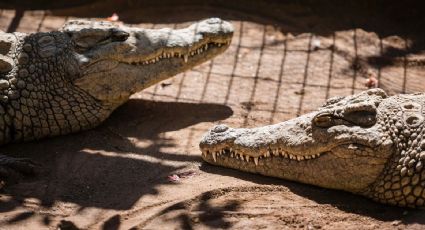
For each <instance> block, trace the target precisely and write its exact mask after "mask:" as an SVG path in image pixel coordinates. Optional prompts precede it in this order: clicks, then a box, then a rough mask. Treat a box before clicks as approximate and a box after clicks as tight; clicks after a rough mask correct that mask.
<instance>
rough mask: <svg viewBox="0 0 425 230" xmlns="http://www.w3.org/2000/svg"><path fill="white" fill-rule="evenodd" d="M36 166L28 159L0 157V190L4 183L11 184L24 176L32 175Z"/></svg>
mask: <svg viewBox="0 0 425 230" xmlns="http://www.w3.org/2000/svg"><path fill="white" fill-rule="evenodd" d="M37 167H38V164H36V163H34V162H33V161H31V160H30V159H28V158H15V157H10V156H6V155H0V188H1V187H2V185H4V184H6V183H13V182H16V181H18V180H19V179H21V178H22V177H23V176H26V175H33V174H35V172H36V168H37Z"/></svg>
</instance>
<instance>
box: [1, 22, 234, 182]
mask: <svg viewBox="0 0 425 230" xmlns="http://www.w3.org/2000/svg"><path fill="white" fill-rule="evenodd" d="M232 35H233V27H232V25H231V23H229V22H227V21H224V20H221V19H219V18H210V19H206V20H202V21H199V22H197V23H194V24H192V25H190V26H188V27H186V28H182V29H170V28H162V29H143V28H136V27H130V26H125V25H123V24H120V23H112V22H106V21H93V20H73V21H69V22H67V23H65V24H64V25H63V27H62V28H60V29H59V30H57V31H52V32H37V33H31V34H26V33H19V32H15V33H5V32H1V31H0V144H6V143H13V142H21V141H29V140H38V139H40V138H45V137H52V136H57V135H65V134H69V133H75V132H78V131H82V130H87V129H90V128H93V127H95V126H97V125H99V124H100V123H102V122H103V121H104V120H105V119H106V118H107V117H108V116H109V115H110V114H111V113H112V112H113V111H114V110H115V109H116V108H117V107H119V106H120V105H122V104H123V103H125V102H126V101H127V100H128V99H129V97H130V96H131V95H132V94H133V93H135V92H138V91H141V90H143V89H145V88H147V87H149V86H151V85H154V84H155V83H158V82H160V81H162V80H164V79H167V78H170V77H172V76H174V75H176V74H178V73H181V72H183V71H185V70H188V69H190V68H192V67H194V66H196V65H199V64H201V63H203V62H205V61H208V60H210V59H211V58H213V57H215V56H216V55H218V54H220V53H222V52H224V51H225V50H226V49H227V48H228V47H229V45H230V42H231V39H232ZM35 166H36V164H35V163H34V162H33V161H31V160H29V159H22V158H20V159H18V158H12V157H10V156H7V155H6V154H5V155H0V182H1V181H3V182H5V181H6V180H8V179H7V178H10V177H11V175H21V174H22V173H23V174H26V173H31V172H33V171H34V168H35Z"/></svg>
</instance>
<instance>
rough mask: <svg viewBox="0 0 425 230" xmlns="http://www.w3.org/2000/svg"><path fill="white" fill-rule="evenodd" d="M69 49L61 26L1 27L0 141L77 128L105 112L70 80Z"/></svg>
mask: <svg viewBox="0 0 425 230" xmlns="http://www.w3.org/2000/svg"><path fill="white" fill-rule="evenodd" d="M74 55H75V54H74V52H73V50H72V42H71V41H70V39H69V37H68V36H67V35H66V34H65V33H63V32H57V31H56V32H49V33H35V34H23V33H13V34H10V33H0V144H2V143H7V142H11V141H21V140H31V139H38V138H42V137H47V136H55V135H60V134H67V133H71V132H76V131H80V130H84V129H88V128H91V127H94V126H96V125H98V124H99V123H100V122H101V120H102V119H104V118H106V115H105V112H104V110H103V108H102V105H101V104H99V103H98V101H96V100H95V99H94V98H93V97H91V96H90V95H89V94H87V93H86V92H84V91H82V90H81V89H79V88H78V87H76V86H75V85H74V84H73V79H74V78H77V77H78V76H79V67H78V64H77V61H76V60H75V58H74Z"/></svg>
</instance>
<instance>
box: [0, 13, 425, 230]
mask: <svg viewBox="0 0 425 230" xmlns="http://www.w3.org/2000/svg"><path fill="white" fill-rule="evenodd" d="M215 10H217V9H209V10H205V11H202V12H199V11H197V14H190V15H192V16H193V17H199V18H200V17H201V16H199V15H200V14H201V13H203V17H206V16H210V15H213V14H214V12H215ZM83 11H84V10H81V11H78V12H80V13H81V14H84V12H83ZM86 11H87V10H86ZM70 12H77V11H76V10H74V11H70V10H68V11H66V12H65V11H52V12H48V11H25V12H21V13H22V14H20V13H18V12H15V11H14V10H2V11H0V29H1V30H4V31H22V32H35V31H50V30H53V29H56V28H58V27H60V26H61V25H62V24H63V22H65V21H66V20H69V19H70V18H72V17H69V16H64V15H70V14H71V13H70ZM135 12H136V10H135V9H133V10H128V11H123V12H120V13H119V15H124V16H123V17H124V18H125V17H127V19H128V20H125V22H131V23H132V24H134V26H143V27H149V28H152V27H154V28H161V27H165V26H168V27H181V26H184V25H187V24H188V22H182V23H178V24H164V23H161V22H166V21H172V20H173V14H172V13H170V14H162V17H163V21H160V20H159V19H155V18H153V19H152V20H151V21H149V20H148V19H146V18H143V19H140V18H139V17H137V14H135ZM145 12H146V15H149V17H153V16H152V15H153V13H152V11H145ZM216 12H217V13H216V14H217V15H222V16H223V15H224V16H225V17H226V15H231V16H232V17H230V16H229V17H228V18H232V19H233V21H232V22H233V24H234V26H235V30H236V31H235V35H234V39H233V42H232V44H231V47H230V48H229V50H228V51H226V52H225V53H224V54H223V55H221V56H219V57H217V58H216V59H214V60H213V61H210V62H207V63H205V64H203V65H201V66H199V67H196V68H194V69H193V70H191V71H188V72H186V73H183V74H180V75H178V76H176V77H174V78H172V79H169V80H166V81H164V82H162V83H160V84H158V85H155V86H153V87H151V88H149V89H147V90H145V91H143V92H140V93H138V94H135V95H134V96H133V97H132V98H131V100H130V101H129V102H128V103H126V104H125V105H123V106H122V107H120V108H119V109H117V111H116V112H114V113H113V114H112V116H111V117H110V118H109V119H108V120H107V121H106V122H105V123H104V124H103V125H101V126H100V127H98V128H95V129H93V130H90V131H86V132H82V133H78V134H73V135H68V136H63V137H57V138H53V139H47V140H41V141H37V142H29V143H24V144H13V145H7V146H2V152H3V153H8V154H10V155H14V156H26V157H30V158H32V159H34V160H36V161H37V162H39V163H41V164H42V166H43V167H42V171H41V172H40V173H39V174H38V175H37V176H36V177H32V178H27V179H25V180H24V181H21V182H20V183H18V184H15V185H9V186H7V187H5V188H3V189H2V190H1V192H0V213H1V215H0V229H56V228H58V227H59V228H61V229H77V228H81V229H99V228H102V229H129V228H134V229H139V228H140V229H208V228H211V229H215V228H221V229H226V228H232V229H294V228H295V229H406V228H408V229H424V228H425V212H423V211H421V210H413V209H403V208H397V207H389V206H385V205H381V204H377V203H374V202H372V201H370V200H368V199H365V198H363V197H360V196H356V195H352V194H349V193H346V192H341V191H333V190H328V189H322V188H317V187H313V186H309V185H303V184H298V183H295V182H288V181H284V180H279V179H274V178H267V177H263V176H259V175H253V174H247V173H243V172H238V171H235V170H231V169H225V168H220V167H215V166H211V165H208V164H206V163H204V162H202V159H201V157H200V152H199V149H198V142H199V140H200V138H201V136H202V134H203V133H204V132H206V131H207V130H208V129H209V128H210V127H211V126H212V125H214V124H218V123H224V124H228V125H230V126H234V127H253V126H259V125H265V124H271V123H277V122H280V121H283V120H286V119H290V118H293V117H295V116H297V115H298V114H302V113H305V112H308V111H311V110H313V109H315V108H316V107H317V106H319V105H321V104H322V103H323V102H324V101H325V100H326V99H327V98H330V97H332V96H338V95H350V94H353V93H356V92H359V91H361V90H364V89H366V88H367V87H366V86H365V83H366V81H367V79H368V78H371V79H373V78H374V79H376V80H377V81H378V84H379V86H380V87H382V88H384V89H386V90H387V91H388V92H389V93H391V94H394V93H402V92H424V91H425V84H423V81H424V74H425V52H424V49H423V47H425V46H423V45H422V43H421V42H422V41H421V40H420V39H418V38H417V37H416V36H414V35H411V34H406V33H404V32H403V29H402V28H399V27H396V26H395V24H392V22H388V21H385V20H381V21H379V20H378V21H377V20H373V22H371V25H372V26H370V27H362V26H359V27H357V26H350V25H349V23H348V22H349V21H350V20H349V19H347V18H333V20H334V21H332V18H326V17H324V18H322V17H318V16H317V15H315V14H308V13H306V12H304V8H300V7H298V8H297V7H292V8H291V7H289V8H285V13H284V14H282V15H283V16H282V18H285V19H282V18H281V20H280V21H279V24H276V23H273V22H271V21H268V20H264V21H261V20H256V19H255V18H254V17H253V16H252V17H242V16H240V15H239V14H233V13H232V12H229V11H225V12H226V13H223V11H216ZM175 14H177V13H175ZM75 15H77V13H75ZM164 15H166V16H164ZM235 15H236V16H235ZM78 16H81V15H79V14H78ZM83 16H84V15H83ZM131 16H132V17H131ZM174 16H175V15H174ZM177 16H178V15H177ZM86 17H88V16H87V15H86ZM175 18H176V17H175ZM238 18H239V19H238ZM130 19H131V20H130ZM191 20H194V19H191ZM353 20H354V19H353ZM141 22H143V23H141ZM314 22H317V24H319V25H317V26H315V25H316V24H314ZM319 22H320V23H319ZM333 22H335V23H337V24H338V23H340V24H341V23H344V22H346V24H344V25H345V26H334V24H333ZM321 23H322V24H321ZM312 25H314V26H312ZM397 25H398V24H397ZM369 85H370V84H369ZM176 178H178V180H176Z"/></svg>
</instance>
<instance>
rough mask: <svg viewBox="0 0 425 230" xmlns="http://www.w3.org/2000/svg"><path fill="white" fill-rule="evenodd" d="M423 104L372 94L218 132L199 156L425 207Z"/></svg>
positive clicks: (220, 128)
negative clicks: (271, 121)
mask: <svg viewBox="0 0 425 230" xmlns="http://www.w3.org/2000/svg"><path fill="white" fill-rule="evenodd" d="M424 105H425V101H424V95H413V96H411V97H409V96H398V97H387V95H386V94H385V92H384V91H382V90H380V89H372V90H368V91H364V92H362V93H360V94H357V95H353V96H347V97H338V98H332V99H330V100H328V101H327V102H326V104H325V105H324V106H322V107H321V108H319V109H318V110H317V111H315V112H312V113H309V114H306V115H303V116H300V117H298V118H295V119H292V120H288V121H285V122H282V123H279V124H275V125H269V126H264V127H259V128H252V129H248V128H241V129H235V128H230V127H228V126H225V125H218V126H215V127H214V128H213V129H211V130H210V131H209V132H208V133H207V134H206V135H205V136H204V137H203V139H202V141H201V143H200V149H201V151H202V153H203V154H202V155H203V159H204V160H205V161H207V162H209V163H211V164H215V165H221V166H225V167H230V168H234V169H238V170H242V171H247V172H253V173H259V174H263V175H267V176H273V177H279V178H284V179H288V180H293V181H298V182H303V183H308V184H313V185H317V186H321V187H325V188H332V189H341V190H346V191H349V192H353V193H358V194H363V195H366V196H368V197H371V198H373V199H375V200H377V201H380V202H383V203H390V204H397V205H400V206H406V205H409V206H422V205H423V202H424V199H425V197H423V195H422V189H423V188H425V178H424V177H423V176H425V171H424V173H422V172H423V171H422V164H423V162H422V160H421V157H422V158H423V160H425V141H424V140H422V138H423V131H422V129H423V127H424V119H423V117H424V114H423V112H422V107H423V106H424ZM421 152H422V155H423V156H422V155H421ZM421 174H422V177H421ZM420 178H423V179H420ZM421 180H422V181H424V182H422V184H420V183H421ZM415 186H416V187H415ZM418 186H419V187H418ZM415 189H416V190H415ZM424 194H425V193H424Z"/></svg>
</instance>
